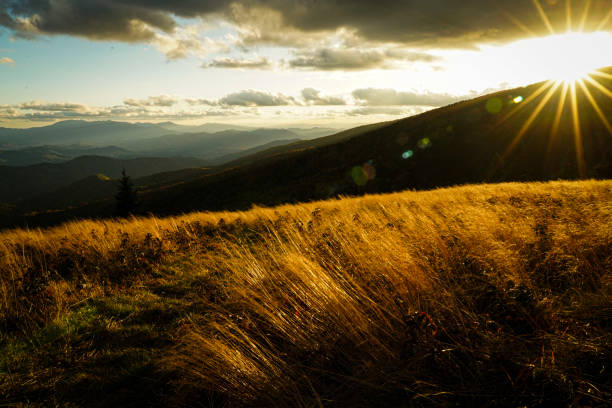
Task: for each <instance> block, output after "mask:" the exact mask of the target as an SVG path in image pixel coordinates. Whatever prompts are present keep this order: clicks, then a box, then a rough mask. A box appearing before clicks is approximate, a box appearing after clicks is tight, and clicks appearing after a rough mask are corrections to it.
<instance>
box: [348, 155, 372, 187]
mask: <svg viewBox="0 0 612 408" xmlns="http://www.w3.org/2000/svg"><path fill="white" fill-rule="evenodd" d="M351 177H352V178H353V182H354V183H355V184H357V185H358V186H365V185H366V184H368V181H370V180H374V179H375V178H376V168H374V165H373V164H372V161H371V160H370V161H369V162H367V163H364V164H362V165H361V166H355V167H353V168H352V169H351Z"/></svg>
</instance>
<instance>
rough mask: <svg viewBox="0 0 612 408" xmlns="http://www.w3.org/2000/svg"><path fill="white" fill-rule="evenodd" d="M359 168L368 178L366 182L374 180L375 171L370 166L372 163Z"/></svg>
mask: <svg viewBox="0 0 612 408" xmlns="http://www.w3.org/2000/svg"><path fill="white" fill-rule="evenodd" d="M361 168H362V169H363V172H364V173H365V174H366V176H367V177H368V180H374V179H375V178H376V169H375V168H374V166H373V165H372V161H369V162H367V163H365V164H364V165H363V166H361Z"/></svg>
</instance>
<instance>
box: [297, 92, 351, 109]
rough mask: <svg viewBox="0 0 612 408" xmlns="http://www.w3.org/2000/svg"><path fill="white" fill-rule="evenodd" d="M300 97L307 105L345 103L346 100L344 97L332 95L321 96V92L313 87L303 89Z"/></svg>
mask: <svg viewBox="0 0 612 408" xmlns="http://www.w3.org/2000/svg"><path fill="white" fill-rule="evenodd" d="M302 98H303V99H304V101H306V103H307V104H309V105H327V106H339V105H346V101H345V100H344V99H342V98H338V97H333V96H321V92H320V91H318V90H316V89H313V88H305V89H303V90H302Z"/></svg>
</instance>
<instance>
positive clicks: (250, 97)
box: [218, 89, 296, 107]
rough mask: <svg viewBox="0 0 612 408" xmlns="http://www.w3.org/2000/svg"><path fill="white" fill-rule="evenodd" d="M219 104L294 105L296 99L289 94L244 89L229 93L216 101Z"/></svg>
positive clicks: (250, 105)
mask: <svg viewBox="0 0 612 408" xmlns="http://www.w3.org/2000/svg"><path fill="white" fill-rule="evenodd" d="M218 103H219V104H220V105H226V106H248V107H255V106H287V105H295V104H296V100H295V98H293V97H291V96H285V95H283V94H277V95H274V94H271V93H267V92H260V91H253V90H250V89H249V90H246V91H241V92H236V93H232V94H229V95H227V96H225V97H223V98H221V99H219V102H218Z"/></svg>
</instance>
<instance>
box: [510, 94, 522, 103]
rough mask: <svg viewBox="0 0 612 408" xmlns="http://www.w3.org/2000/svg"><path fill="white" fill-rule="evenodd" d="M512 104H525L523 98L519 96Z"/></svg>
mask: <svg viewBox="0 0 612 408" xmlns="http://www.w3.org/2000/svg"><path fill="white" fill-rule="evenodd" d="M512 102H513V103H521V102H523V97H522V96H520V95H519V96H517V97H516V98H514V99H513V100H512Z"/></svg>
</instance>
